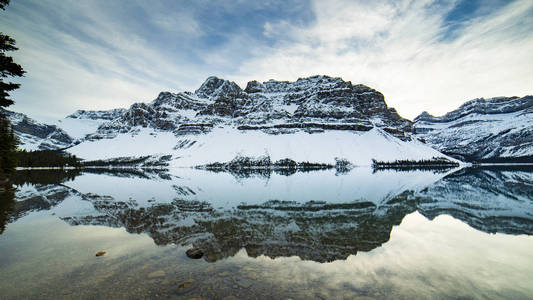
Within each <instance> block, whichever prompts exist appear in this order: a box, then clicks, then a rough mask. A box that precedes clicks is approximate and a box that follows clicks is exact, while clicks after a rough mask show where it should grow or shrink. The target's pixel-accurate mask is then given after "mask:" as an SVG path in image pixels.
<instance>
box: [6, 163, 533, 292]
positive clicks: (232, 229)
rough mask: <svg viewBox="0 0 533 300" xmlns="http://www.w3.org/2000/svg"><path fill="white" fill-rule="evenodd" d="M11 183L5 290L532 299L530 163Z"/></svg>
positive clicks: (63, 176) (85, 175) (40, 177)
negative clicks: (193, 253)
mask: <svg viewBox="0 0 533 300" xmlns="http://www.w3.org/2000/svg"><path fill="white" fill-rule="evenodd" d="M13 180H14V183H15V184H16V188H17V189H16V190H15V191H14V192H12V193H10V192H7V193H4V194H2V195H0V198H1V199H0V253H2V255H1V256H0V295H2V298H3V299H102V298H105V299H158V298H160V299H191V298H200V299H202V298H203V299H225V300H230V299H360V300H362V299H529V298H533V286H532V285H531V284H530V283H531V280H530V278H531V277H532V276H533V252H532V251H531V249H533V237H532V235H533V168H532V167H527V166H507V167H495V166H492V167H479V168H463V169H454V170H439V171H435V172H433V171H427V170H426V171H420V170H418V171H402V172H399V171H394V170H379V171H375V170H372V169H371V168H354V169H352V170H351V171H349V172H346V173H338V172H336V171H335V170H334V169H333V170H319V171H312V172H298V173H294V174H282V173H276V172H271V173H268V172H258V173H254V172H243V173H239V172H231V173H226V172H210V171H207V170H195V169H173V170H136V169H86V170H82V171H79V170H68V171H61V170H32V171H28V170H25V171H17V174H16V175H15V176H14V178H13ZM191 248H198V249H200V250H201V253H202V257H201V258H199V259H192V258H189V257H188V256H187V254H186V251H187V250H188V249H191ZM99 251H105V254H103V255H101V256H96V253H98V252H99Z"/></svg>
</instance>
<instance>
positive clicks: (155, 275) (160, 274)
mask: <svg viewBox="0 0 533 300" xmlns="http://www.w3.org/2000/svg"><path fill="white" fill-rule="evenodd" d="M165 275H166V273H165V271H163V270H159V271H155V272H152V273H150V274H148V278H158V277H164V276H165Z"/></svg>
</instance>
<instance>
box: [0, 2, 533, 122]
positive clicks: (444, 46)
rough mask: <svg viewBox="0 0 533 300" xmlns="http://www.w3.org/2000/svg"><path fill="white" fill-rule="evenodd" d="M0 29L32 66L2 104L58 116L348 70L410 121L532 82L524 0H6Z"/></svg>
mask: <svg viewBox="0 0 533 300" xmlns="http://www.w3.org/2000/svg"><path fill="white" fill-rule="evenodd" d="M0 31H2V32H4V33H6V34H8V35H10V36H12V37H14V38H15V39H16V41H17V46H18V47H19V48H20V50H19V51H16V52H12V53H11V54H12V56H13V57H14V58H15V60H16V62H18V63H19V64H21V65H22V66H23V67H24V69H25V70H26V71H27V74H26V76H25V77H24V78H22V79H19V80H14V81H16V82H20V83H21V84H22V86H21V88H20V89H19V90H17V91H15V92H13V93H12V95H13V99H14V100H15V101H16V104H15V105H13V106H11V107H10V109H11V110H14V111H17V112H23V113H26V114H28V115H29V116H30V117H34V118H37V119H38V120H43V119H54V118H55V119H57V118H62V117H65V116H66V115H68V114H70V113H72V112H74V111H75V110H77V109H89V110H96V109H111V108H118V107H129V106H130V105H131V104H133V103H135V102H150V101H152V100H153V99H155V98H156V97H157V95H158V94H159V92H161V91H171V92H178V91H194V90H196V89H197V88H198V87H199V86H200V85H201V84H202V82H203V81H205V79H206V78H207V77H209V76H212V75H214V76H218V77H220V78H224V79H228V80H232V81H235V82H236V83H237V84H239V85H240V86H241V87H242V88H244V87H245V86H246V83H247V82H248V81H251V80H259V81H267V80H269V79H276V80H290V81H293V80H296V79H298V78H300V77H307V76H312V75H329V76H334V77H342V78H343V79H344V80H346V81H351V82H352V83H354V84H355V83H362V84H365V85H368V86H370V87H372V88H374V89H376V90H378V91H380V92H382V93H383V94H384V95H385V101H386V102H387V104H388V105H389V106H390V107H394V108H396V109H397V110H398V112H399V113H400V115H402V116H403V117H406V118H409V119H413V118H414V117H416V116H417V115H418V114H420V113H421V112H422V111H428V112H429V113H431V114H433V115H437V116H438V115H442V114H444V113H446V112H448V111H450V110H453V109H455V108H457V107H459V106H460V105H461V104H462V103H464V102H465V101H467V100H470V99H474V98H479V97H496V96H525V95H531V94H533V89H532V87H533V1H531V0H514V1H509V0H449V1H447V0H438V1H434V0H418V1H411V0H396V1H385V0H384V1H380V0H376V1H366V0H362V1H358V0H351V1H348V0H280V1H278V0H262V1H244V0H234V1H225V0H190V1H187V0H151V1H144V0H113V1H110V0H39V1H34V0H11V4H10V6H8V7H7V9H6V11H0Z"/></svg>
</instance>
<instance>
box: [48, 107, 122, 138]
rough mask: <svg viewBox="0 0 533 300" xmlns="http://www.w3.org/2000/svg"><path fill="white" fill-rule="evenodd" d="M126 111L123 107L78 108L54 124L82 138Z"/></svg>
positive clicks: (74, 136) (71, 134)
mask: <svg viewBox="0 0 533 300" xmlns="http://www.w3.org/2000/svg"><path fill="white" fill-rule="evenodd" d="M125 111H126V110H125V109H123V108H117V109H111V110H96V111H94V110H93V111H87V110H78V111H76V112H75V113H73V114H71V115H68V116H67V117H66V118H64V119H60V120H57V121H56V122H55V124H54V125H56V126H57V127H59V128H61V129H63V130H64V131H65V132H67V133H68V134H69V135H70V136H71V137H73V138H74V139H81V138H84V137H85V136H86V135H88V134H90V133H94V132H95V131H96V130H98V127H100V125H102V124H104V123H106V122H108V121H110V120H114V119H116V118H118V117H119V116H120V115H121V114H122V113H124V112H125Z"/></svg>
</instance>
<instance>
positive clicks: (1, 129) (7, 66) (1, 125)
mask: <svg viewBox="0 0 533 300" xmlns="http://www.w3.org/2000/svg"><path fill="white" fill-rule="evenodd" d="M7 5H9V0H0V9H2V10H5V8H6V6H7ZM16 50H18V48H17V47H15V40H14V39H12V38H11V37H9V36H8V35H5V34H3V33H0V173H11V172H12V171H13V170H14V168H15V166H16V157H17V155H16V149H17V140H16V138H15V134H14V132H13V127H12V126H11V124H10V122H9V120H8V119H7V117H6V116H5V115H4V113H3V111H2V110H3V108H5V107H8V106H10V105H12V104H13V103H14V101H13V100H12V99H10V98H9V97H10V95H9V92H11V91H13V90H16V89H18V88H19V87H20V84H18V83H13V82H7V81H6V79H7V78H8V77H21V76H24V73H25V72H24V70H23V69H22V67H21V66H20V65H19V64H17V63H15V62H14V61H13V58H12V57H10V56H7V55H6V52H8V51H16ZM0 177H2V176H1V174H0Z"/></svg>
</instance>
